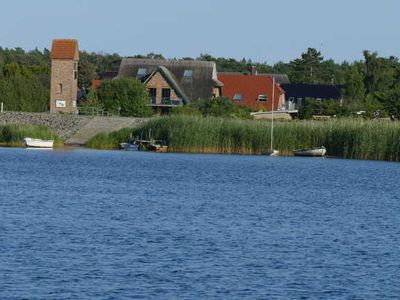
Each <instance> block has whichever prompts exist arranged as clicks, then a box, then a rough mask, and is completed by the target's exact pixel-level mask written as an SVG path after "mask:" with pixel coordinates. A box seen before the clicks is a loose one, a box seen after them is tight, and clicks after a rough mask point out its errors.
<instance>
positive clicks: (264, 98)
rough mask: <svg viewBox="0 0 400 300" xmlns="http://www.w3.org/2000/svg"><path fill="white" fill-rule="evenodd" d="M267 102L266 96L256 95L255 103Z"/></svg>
mask: <svg viewBox="0 0 400 300" xmlns="http://www.w3.org/2000/svg"><path fill="white" fill-rule="evenodd" d="M267 100H268V97H267V95H258V98H257V101H260V102H266V101H267Z"/></svg>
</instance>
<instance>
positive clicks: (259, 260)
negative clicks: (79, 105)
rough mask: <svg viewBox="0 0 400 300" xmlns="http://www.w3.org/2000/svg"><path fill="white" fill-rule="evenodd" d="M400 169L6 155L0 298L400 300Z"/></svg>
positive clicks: (271, 160) (202, 158)
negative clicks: (399, 299) (397, 299)
mask: <svg viewBox="0 0 400 300" xmlns="http://www.w3.org/2000/svg"><path fill="white" fill-rule="evenodd" d="M399 184H400V164H398V163H387V162H371V161H352V160H333V159H308V158H293V157H291V158H289V157H262V156H233V155H232V156H228V155H185V154H156V153H142V152H137V153H135V152H123V151H88V150H74V151H35V150H26V149H5V148H3V149H0V299H93V298H95V299H132V298H146V299H147V298H152V299H157V298H160V299H396V298H399V297H400V275H399V274H400V188H399Z"/></svg>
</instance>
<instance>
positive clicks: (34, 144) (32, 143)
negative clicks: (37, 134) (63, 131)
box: [24, 137, 54, 149]
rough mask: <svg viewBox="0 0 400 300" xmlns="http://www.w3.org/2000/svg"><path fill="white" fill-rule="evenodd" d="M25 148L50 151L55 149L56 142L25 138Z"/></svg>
mask: <svg viewBox="0 0 400 300" xmlns="http://www.w3.org/2000/svg"><path fill="white" fill-rule="evenodd" d="M24 143H25V146H26V147H28V148H44V149H50V148H53V143H54V140H41V139H32V138H29V137H26V138H24Z"/></svg>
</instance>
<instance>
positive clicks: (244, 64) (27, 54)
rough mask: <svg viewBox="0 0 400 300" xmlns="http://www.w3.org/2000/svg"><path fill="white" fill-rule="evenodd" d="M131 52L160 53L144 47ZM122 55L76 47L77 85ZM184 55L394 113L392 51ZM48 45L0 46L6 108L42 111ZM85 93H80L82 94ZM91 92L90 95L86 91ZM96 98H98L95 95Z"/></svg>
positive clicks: (398, 85)
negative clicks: (352, 57) (328, 89)
mask: <svg viewBox="0 0 400 300" xmlns="http://www.w3.org/2000/svg"><path fill="white" fill-rule="evenodd" d="M136 57H146V58H158V59H164V57H163V56H162V55H161V54H157V53H149V54H147V55H136ZM121 59H122V57H121V56H120V55H118V54H115V53H114V54H107V53H94V52H92V53H89V52H86V51H80V61H79V73H78V74H79V75H78V86H79V88H80V89H81V90H82V91H86V92H88V91H89V90H90V86H91V81H92V79H96V78H98V77H99V75H100V74H101V73H102V72H105V71H117V70H118V68H119V65H120V62H121ZM182 59H185V60H194V59H197V60H208V61H215V62H216V64H217V70H218V71H220V72H249V71H250V69H251V67H252V66H255V67H256V68H257V71H258V72H260V73H279V74H287V75H288V77H289V79H290V81H291V82H292V83H313V84H336V85H340V86H342V87H343V92H344V106H345V107H346V109H348V110H349V111H362V110H364V111H367V112H372V111H376V110H379V111H380V112H381V113H382V114H383V115H388V114H391V115H392V114H393V115H395V116H397V117H399V116H400V62H399V59H398V58H397V57H394V56H390V57H381V56H379V55H378V53H377V52H370V51H364V52H363V59H362V60H359V61H354V62H346V61H345V62H341V63H336V62H335V61H333V60H332V59H324V57H323V56H322V54H321V52H320V51H318V50H317V49H315V48H308V49H307V50H306V51H305V52H304V53H302V54H301V55H300V56H299V57H298V58H296V59H294V60H292V61H290V62H282V61H281V62H277V63H275V64H272V65H271V64H267V63H266V62H253V61H252V60H251V59H246V58H243V59H242V60H236V59H233V58H223V57H213V56H211V55H209V54H201V55H200V56H199V57H197V58H191V57H184V58H182ZM50 67H51V64H50V51H49V50H47V49H44V50H43V51H40V50H38V49H34V50H31V51H25V50H24V49H22V48H14V49H7V48H1V47H0V101H1V102H3V103H4V107H5V109H7V110H14V111H48V109H49V107H48V106H49V94H50ZM87 96H88V95H87V93H86V94H85V93H83V94H82V98H83V100H84V99H85V98H87ZM92 98H93V95H92ZM97 100H98V101H100V102H101V101H102V99H100V98H98V99H97Z"/></svg>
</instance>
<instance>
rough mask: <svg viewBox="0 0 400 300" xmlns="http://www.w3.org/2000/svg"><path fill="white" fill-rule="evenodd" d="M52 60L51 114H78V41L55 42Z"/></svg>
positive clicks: (63, 40) (61, 40) (52, 48)
mask: <svg viewBox="0 0 400 300" xmlns="http://www.w3.org/2000/svg"><path fill="white" fill-rule="evenodd" d="M50 58H51V87H50V112H51V113H78V108H77V107H76V98H77V92H78V61H79V50H78V41H77V40H66V39H60V40H53V44H52V46H51V54H50Z"/></svg>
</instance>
